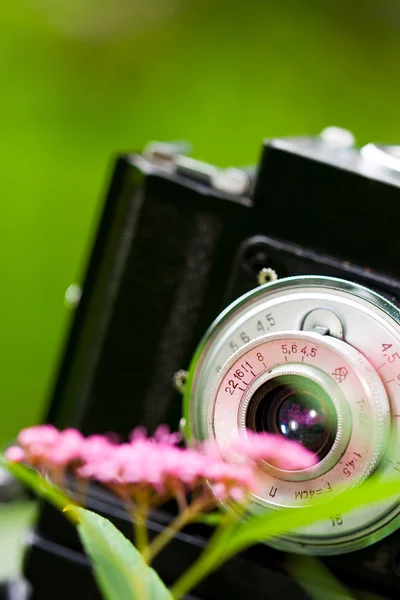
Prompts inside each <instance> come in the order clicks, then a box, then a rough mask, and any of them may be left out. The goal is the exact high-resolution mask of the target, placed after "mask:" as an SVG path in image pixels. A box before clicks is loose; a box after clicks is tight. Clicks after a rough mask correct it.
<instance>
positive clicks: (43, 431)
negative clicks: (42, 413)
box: [17, 425, 60, 448]
mask: <svg viewBox="0 0 400 600" xmlns="http://www.w3.org/2000/svg"><path fill="white" fill-rule="evenodd" d="M59 435H60V432H59V431H58V430H57V429H56V428H55V427H53V425H36V426H34V427H28V428H27V429H22V431H20V432H19V435H18V438H17V441H18V443H19V444H20V446H22V447H23V448H30V447H31V446H34V445H36V444H39V445H45V446H48V445H51V444H54V443H55V442H56V441H57V439H58V436H59Z"/></svg>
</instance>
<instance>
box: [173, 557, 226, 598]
mask: <svg viewBox="0 0 400 600" xmlns="http://www.w3.org/2000/svg"><path fill="white" fill-rule="evenodd" d="M219 564H220V562H219V561H218V552H217V551H215V550H214V552H203V553H202V554H201V555H200V557H199V558H198V559H197V561H196V562H195V563H194V564H193V565H192V566H191V567H190V568H189V569H188V570H187V571H186V572H185V573H184V574H183V575H182V577H180V578H179V579H178V581H177V582H176V583H175V584H174V585H173V586H172V588H171V590H170V591H171V594H172V596H173V597H174V598H175V600H180V598H183V597H184V596H186V594H187V593H188V592H190V590H192V589H193V588H194V587H196V585H198V584H199V583H200V581H202V579H204V578H205V577H207V575H209V574H210V573H211V572H212V571H214V570H215V569H216V568H217V567H218V566H219Z"/></svg>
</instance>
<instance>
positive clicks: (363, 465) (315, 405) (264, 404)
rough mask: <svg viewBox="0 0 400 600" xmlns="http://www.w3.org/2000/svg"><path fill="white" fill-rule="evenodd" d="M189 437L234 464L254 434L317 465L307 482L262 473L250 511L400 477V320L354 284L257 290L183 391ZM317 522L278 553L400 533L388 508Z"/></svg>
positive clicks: (264, 468)
mask: <svg viewBox="0 0 400 600" xmlns="http://www.w3.org/2000/svg"><path fill="white" fill-rule="evenodd" d="M185 413H186V414H185V416H186V422H187V429H186V434H187V437H188V438H189V439H190V440H191V442H192V443H193V444H196V443H197V442H199V441H202V440H204V439H207V438H212V439H214V440H215V441H216V442H217V444H218V445H219V446H220V447H221V448H222V449H223V450H224V453H225V454H227V455H228V456H231V457H232V460H235V453H234V450H233V441H234V439H235V438H236V436H237V435H242V436H245V435H247V433H246V432H247V429H248V428H252V429H255V430H256V431H270V432H271V431H272V432H274V433H280V434H281V435H284V436H285V437H289V438H291V439H297V440H298V441H300V442H301V443H303V444H304V445H305V446H307V447H309V448H310V449H314V451H315V452H316V453H317V454H318V456H319V459H320V460H319V462H318V463H317V464H316V465H315V466H313V467H312V468H310V469H305V470H302V471H287V470H280V469H277V468H276V467H274V466H273V465H270V464H268V463H262V464H261V465H260V468H259V470H258V475H257V477H258V482H259V486H258V488H259V490H260V491H259V492H258V493H257V495H254V497H253V500H254V503H253V505H254V510H255V511H259V510H260V509H264V510H276V509H279V508H283V507H298V508H299V510H301V508H302V507H303V506H305V505H306V504H307V503H308V502H309V500H310V499H312V498H314V497H318V496H319V497H326V498H329V497H332V496H333V495H335V494H337V493H339V492H340V491H341V490H342V489H343V488H344V487H345V488H346V487H348V486H354V485H357V484H358V483H360V482H361V481H363V480H364V479H365V478H367V477H368V476H369V475H370V474H371V473H372V472H373V471H376V472H377V473H378V475H379V476H380V477H387V476H391V475H392V476H394V475H395V470H398V468H399V466H400V443H399V442H400V311H399V309H398V308H396V307H395V306H394V305H393V304H391V303H390V302H389V301H387V300H386V299H384V298H382V297H381V296H379V295H378V294H376V293H375V292H372V291H370V290H368V289H366V288H363V287H361V286H359V285H356V284H353V283H350V282H346V281H343V280H339V279H332V278H321V277H311V276H310V277H294V278H288V279H282V280H280V281H276V282H273V283H270V284H267V285H264V286H261V287H259V288H257V289H255V290H254V291H252V292H249V293H248V294H246V295H245V296H242V297H241V298H239V299H238V300H237V301H236V302H234V303H233V304H232V305H231V306H229V307H228V308H227V309H226V310H225V311H224V312H223V313H222V314H221V315H220V317H219V318H218V319H217V320H216V321H215V322H214V323H213V325H212V326H211V327H210V329H209V331H208V332H207V334H206V335H205V337H204V339H203V340H202V342H201V344H200V346H199V348H198V350H197V352H196V354H195V357H194V359H193V362H192V365H191V368H190V372H189V377H188V384H187V387H186V392H185ZM339 521H340V526H339V525H338V524H337V522H335V521H332V520H330V519H329V520H327V522H317V523H315V524H313V525H311V526H308V527H304V528H302V529H301V530H299V531H296V532H293V533H292V534H290V535H285V536H282V537H280V538H277V539H275V540H274V541H273V543H272V545H274V546H276V547H278V548H281V549H285V550H291V551H297V552H312V553H314V554H336V553H343V552H347V551H350V550H354V549H356V548H360V547H363V546H366V545H368V544H371V543H373V542H374V541H376V540H377V539H380V538H382V537H384V536H385V535H388V533H390V532H391V531H393V530H394V529H395V528H397V526H398V525H399V524H400V504H399V502H394V501H393V499H392V500H390V501H385V502H382V503H381V504H379V505H373V506H371V507H368V508H363V509H359V510H356V511H352V512H351V513H349V514H346V515H341V518H340V520H339Z"/></svg>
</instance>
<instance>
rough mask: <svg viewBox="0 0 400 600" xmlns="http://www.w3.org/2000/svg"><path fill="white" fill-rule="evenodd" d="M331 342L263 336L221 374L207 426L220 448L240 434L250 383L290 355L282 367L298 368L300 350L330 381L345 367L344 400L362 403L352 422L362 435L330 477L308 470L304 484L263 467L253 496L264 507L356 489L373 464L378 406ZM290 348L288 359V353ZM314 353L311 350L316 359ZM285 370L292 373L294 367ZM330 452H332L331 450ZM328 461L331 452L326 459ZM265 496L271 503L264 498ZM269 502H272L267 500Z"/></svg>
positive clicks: (304, 336) (294, 503) (348, 445)
mask: <svg viewBox="0 0 400 600" xmlns="http://www.w3.org/2000/svg"><path fill="white" fill-rule="evenodd" d="M294 335H295V336H296V337H294ZM274 338H275V339H274ZM328 343H331V342H330V341H328V340H324V338H322V337H321V341H320V342H319V343H317V342H316V341H315V336H314V335H313V334H307V333H305V332H288V333H282V334H276V336H273V338H272V339H268V340H266V341H265V340H263V339H262V338H259V339H258V340H255V341H254V342H253V343H252V344H247V345H246V346H245V347H244V348H242V350H241V351H239V352H237V353H236V354H235V355H234V357H233V358H232V359H231V361H229V362H228V364H227V365H225V367H224V368H223V371H222V373H220V375H223V377H222V380H221V382H220V384H219V385H218V389H217V391H216V394H215V402H214V404H213V405H212V407H211V412H210V415H209V423H210V425H211V424H212V431H210V435H211V436H212V437H214V438H215V439H216V441H217V443H218V444H219V445H220V447H222V448H224V449H225V450H228V451H229V448H230V444H231V442H232V439H234V436H235V434H238V433H239V431H240V425H239V422H238V417H237V415H238V414H240V406H241V404H242V402H243V398H244V397H245V396H246V392H247V390H249V389H250V388H251V386H252V385H257V379H258V378H259V376H260V375H262V374H264V373H266V372H268V371H271V372H272V370H273V369H274V368H275V367H277V366H279V365H282V364H283V360H282V359H283V358H284V356H288V363H286V362H285V363H284V366H285V368H287V367H290V365H291V364H292V365H297V364H298V360H297V357H298V355H299V354H300V355H301V350H303V349H307V348H308V349H309V352H307V350H305V353H306V354H307V353H308V354H309V356H308V357H307V364H308V365H310V366H312V367H314V368H317V369H318V370H319V371H322V372H324V373H325V375H329V377H332V376H331V373H333V372H334V371H335V369H336V368H337V365H338V364H340V365H345V366H346V368H347V369H348V376H347V377H346V379H345V380H344V381H342V383H341V384H338V383H335V385H336V386H337V387H340V389H341V393H342V394H343V395H344V396H347V395H351V396H355V397H358V398H359V399H360V402H359V403H358V404H357V403H353V404H352V405H351V417H350V418H351V421H352V422H353V423H354V424H356V423H359V428H360V431H361V430H362V435H360V436H359V437H358V438H356V437H355V436H354V435H353V436H351V437H350V440H349V441H348V443H346V449H345V451H344V454H342V455H341V456H339V457H337V462H336V464H334V465H333V466H332V468H330V469H329V472H328V473H326V472H323V473H321V475H319V476H318V477H315V476H314V474H313V473H311V472H310V474H309V477H310V478H309V479H307V471H309V470H307V471H304V472H303V474H304V476H305V479H303V480H302V481H288V480H286V479H285V477H287V474H288V473H289V472H287V471H278V469H275V468H273V467H271V466H269V465H267V464H265V466H264V469H263V470H262V471H261V470H260V472H259V481H260V486H261V488H260V492H259V494H258V495H257V497H256V498H255V499H256V501H257V502H258V503H261V504H263V505H264V506H265V505H266V504H269V505H270V508H277V507H288V506H291V507H293V506H301V505H305V504H307V501H308V500H309V499H311V498H312V497H313V495H314V494H316V495H322V494H329V495H331V494H334V493H336V491H338V488H340V487H341V486H342V485H343V484H344V483H349V484H351V485H354V484H356V483H357V482H358V481H360V480H361V479H363V478H364V477H365V476H366V473H367V472H368V468H369V465H370V464H371V462H372V461H373V460H374V456H375V454H376V442H377V440H376V429H375V424H376V422H375V420H374V419H373V418H372V417H373V415H375V414H376V412H375V410H373V409H374V408H375V407H374V405H373V402H374V401H373V399H372V400H371V398H369V397H367V390H366V389H365V387H364V386H363V383H362V380H361V379H360V377H359V376H358V375H357V373H356V372H355V371H354V368H353V366H352V364H351V363H350V362H349V361H348V359H347V358H346V357H345V356H343V355H341V353H340V351H339V350H338V349H337V348H335V349H332V348H330V347H329V346H328V345H327V344H328ZM341 344H343V343H341ZM289 348H290V352H291V354H290V355H289V354H288V353H289ZM311 349H313V352H312V355H311ZM354 352H357V351H354ZM357 354H359V353H357ZM338 361H339V363H338ZM302 364H304V363H302ZM244 366H246V367H247V372H246V371H245V369H244V368H243V367H244ZM250 370H251V371H252V372H253V373H254V377H253V376H251V377H249V375H250ZM287 372H288V373H290V372H291V371H290V369H289V371H287ZM246 378H247V379H246ZM242 412H243V411H242ZM361 416H362V417H361ZM221 423H223V428H221V427H219V426H218V424H221ZM347 425H348V424H347ZM226 431H231V432H232V433H233V437H232V435H230V436H227V435H226V434H225V432H226ZM242 433H243V432H242ZM332 451H334V450H333V449H332ZM332 451H331V452H332ZM328 457H329V454H328V456H327V457H326V458H328ZM324 460H325V459H324ZM322 462H323V461H321V463H319V465H321V464H322ZM328 462H329V461H326V463H328ZM335 488H336V489H335ZM265 498H266V499H267V502H265V501H264V500H263V499H265ZM268 499H271V501H270V502H268Z"/></svg>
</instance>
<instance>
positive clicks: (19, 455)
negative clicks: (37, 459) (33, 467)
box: [5, 446, 25, 463]
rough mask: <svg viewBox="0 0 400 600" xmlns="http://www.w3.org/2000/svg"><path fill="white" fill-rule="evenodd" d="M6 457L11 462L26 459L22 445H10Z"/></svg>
mask: <svg viewBox="0 0 400 600" xmlns="http://www.w3.org/2000/svg"><path fill="white" fill-rule="evenodd" d="M5 457H6V459H7V460H8V461H9V462H12V463H20V462H24V461H25V452H24V451H23V450H22V448H20V446H10V447H9V448H7V450H6V451H5Z"/></svg>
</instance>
